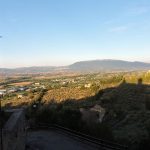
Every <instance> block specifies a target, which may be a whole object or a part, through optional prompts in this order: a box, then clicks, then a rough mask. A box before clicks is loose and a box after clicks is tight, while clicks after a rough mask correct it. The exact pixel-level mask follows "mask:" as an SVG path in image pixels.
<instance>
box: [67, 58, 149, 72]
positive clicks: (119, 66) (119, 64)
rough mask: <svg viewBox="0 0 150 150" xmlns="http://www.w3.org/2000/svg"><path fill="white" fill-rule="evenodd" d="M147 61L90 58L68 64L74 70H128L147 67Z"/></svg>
mask: <svg viewBox="0 0 150 150" xmlns="http://www.w3.org/2000/svg"><path fill="white" fill-rule="evenodd" d="M149 68H150V64H149V63H143V62H129V61H122V60H92V61H81V62H76V63H74V64H72V65H70V66H69V69H71V70H74V71H130V70H145V69H149Z"/></svg>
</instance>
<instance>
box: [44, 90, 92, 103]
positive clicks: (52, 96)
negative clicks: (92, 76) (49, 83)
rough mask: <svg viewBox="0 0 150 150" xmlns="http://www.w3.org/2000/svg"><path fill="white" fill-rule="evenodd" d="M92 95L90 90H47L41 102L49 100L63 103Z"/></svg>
mask: <svg viewBox="0 0 150 150" xmlns="http://www.w3.org/2000/svg"><path fill="white" fill-rule="evenodd" d="M91 95H94V93H93V92H92V91H91V90H90V89H78V88H61V89H55V90H49V91H48V92H47V93H46V94H45V95H44V97H43V101H46V102H49V101H50V100H56V101H58V102H59V101H63V100H66V99H76V100H79V99H82V98H85V97H88V96H91Z"/></svg>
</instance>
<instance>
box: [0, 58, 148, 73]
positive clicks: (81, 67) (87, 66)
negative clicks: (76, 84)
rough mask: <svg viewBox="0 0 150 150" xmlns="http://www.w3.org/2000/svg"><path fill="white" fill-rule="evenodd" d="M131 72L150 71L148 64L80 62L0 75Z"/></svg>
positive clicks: (11, 70) (0, 71) (27, 68)
mask: <svg viewBox="0 0 150 150" xmlns="http://www.w3.org/2000/svg"><path fill="white" fill-rule="evenodd" d="M131 70H150V63H144V62H137V61H136V62H129V61H123V60H108V59H106V60H91V61H80V62H76V63H74V64H72V65H69V66H63V67H55V66H41V67H40V66H39V67H22V68H15V69H8V68H0V74H17V73H20V74H26V73H27V74H28V73H31V74H32V73H33V74H34V73H35V74H36V73H55V72H63V71H64V72H66V71H68V72H69V71H70V72H95V71H131Z"/></svg>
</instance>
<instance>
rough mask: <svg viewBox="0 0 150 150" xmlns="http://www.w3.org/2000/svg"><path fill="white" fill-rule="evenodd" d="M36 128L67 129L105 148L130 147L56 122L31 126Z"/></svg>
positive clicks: (121, 148)
mask: <svg viewBox="0 0 150 150" xmlns="http://www.w3.org/2000/svg"><path fill="white" fill-rule="evenodd" d="M35 128H38V129H39V128H42V129H49V128H55V129H59V130H62V131H65V132H67V133H69V134H72V135H73V136H75V137H78V138H79V139H83V140H86V141H88V142H91V143H93V144H96V145H98V146H100V147H103V148H108V149H110V150H127V149H128V147H127V146H124V145H121V144H118V143H114V142H110V141H106V140H102V139H99V138H95V137H92V136H89V135H86V134H84V133H81V132H78V131H75V130H71V129H68V128H66V127H62V126H59V125H56V124H38V125H36V126H35V125H34V126H32V127H30V129H35Z"/></svg>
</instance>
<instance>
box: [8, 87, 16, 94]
mask: <svg viewBox="0 0 150 150" xmlns="http://www.w3.org/2000/svg"><path fill="white" fill-rule="evenodd" d="M17 91H18V90H17V89H16V88H11V89H9V90H8V93H14V92H17Z"/></svg>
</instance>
